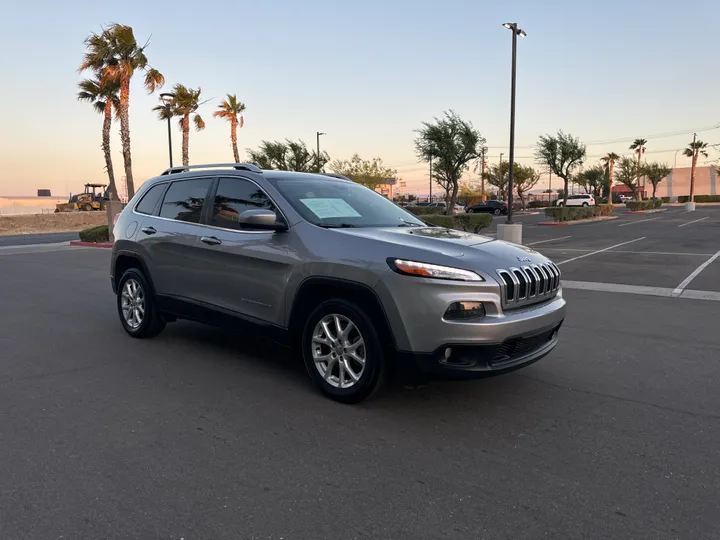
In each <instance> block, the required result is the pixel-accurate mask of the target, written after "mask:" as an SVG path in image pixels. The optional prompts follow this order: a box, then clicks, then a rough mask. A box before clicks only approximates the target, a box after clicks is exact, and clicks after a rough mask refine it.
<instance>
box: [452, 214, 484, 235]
mask: <svg viewBox="0 0 720 540" xmlns="http://www.w3.org/2000/svg"><path fill="white" fill-rule="evenodd" d="M446 217H449V216H446ZM453 219H454V220H455V227H454V228H456V229H460V230H462V231H466V232H471V233H478V232H480V231H481V230H482V229H485V228H486V227H489V226H490V224H491V223H492V220H493V218H492V215H490V214H456V215H454V216H453Z"/></svg>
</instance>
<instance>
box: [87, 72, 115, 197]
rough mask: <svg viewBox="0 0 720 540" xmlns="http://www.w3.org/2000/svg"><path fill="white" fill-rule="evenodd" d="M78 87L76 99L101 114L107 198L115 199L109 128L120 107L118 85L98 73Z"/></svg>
mask: <svg viewBox="0 0 720 540" xmlns="http://www.w3.org/2000/svg"><path fill="white" fill-rule="evenodd" d="M78 87H79V88H80V91H79V92H78V94H77V98H78V101H87V102H89V103H90V104H92V106H93V108H94V109H95V111H96V112H98V113H100V114H102V115H103V126H102V149H103V154H104V155H105V170H106V171H107V175H108V189H107V191H108V198H109V199H110V200H111V201H117V200H118V195H117V187H116V186H115V170H114V169H113V163H112V153H111V152H110V128H111V127H112V120H113V111H115V116H116V117H117V114H118V112H119V108H120V97H119V95H118V93H119V91H120V86H119V85H118V84H117V83H116V82H114V81H108V80H107V79H103V78H102V75H101V74H98V77H97V78H96V79H85V80H83V81H80V83H78Z"/></svg>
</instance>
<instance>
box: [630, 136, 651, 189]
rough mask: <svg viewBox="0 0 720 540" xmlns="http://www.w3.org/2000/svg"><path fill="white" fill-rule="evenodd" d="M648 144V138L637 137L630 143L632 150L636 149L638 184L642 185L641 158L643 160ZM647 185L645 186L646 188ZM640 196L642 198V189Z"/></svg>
mask: <svg viewBox="0 0 720 540" xmlns="http://www.w3.org/2000/svg"><path fill="white" fill-rule="evenodd" d="M646 144H647V139H635V140H634V141H633V143H632V144H631V145H630V150H634V151H635V153H636V154H637V173H638V182H637V185H638V187H640V176H641V175H642V164H641V163H640V160H642V156H643V154H644V153H645V150H646V148H645V145H646ZM644 187H645V186H643V188H644ZM640 198H642V191H640Z"/></svg>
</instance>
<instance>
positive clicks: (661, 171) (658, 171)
mask: <svg viewBox="0 0 720 540" xmlns="http://www.w3.org/2000/svg"><path fill="white" fill-rule="evenodd" d="M671 172H672V169H671V168H670V167H668V166H667V165H665V164H664V163H658V162H654V163H648V164H647V165H646V166H645V167H644V173H645V176H647V179H648V182H650V183H651V184H652V187H653V193H652V198H653V200H655V192H657V187H658V184H659V183H660V182H662V181H663V180H664V179H665V177H666V176H667V175H669V174H670V173H671Z"/></svg>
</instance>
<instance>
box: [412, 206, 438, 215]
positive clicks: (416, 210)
mask: <svg viewBox="0 0 720 540" xmlns="http://www.w3.org/2000/svg"><path fill="white" fill-rule="evenodd" d="M405 210H407V211H408V212H410V213H411V214H415V215H416V216H425V215H427V214H436V213H437V212H439V211H441V210H442V209H441V208H438V207H437V206H408V207H407V208H405Z"/></svg>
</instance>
